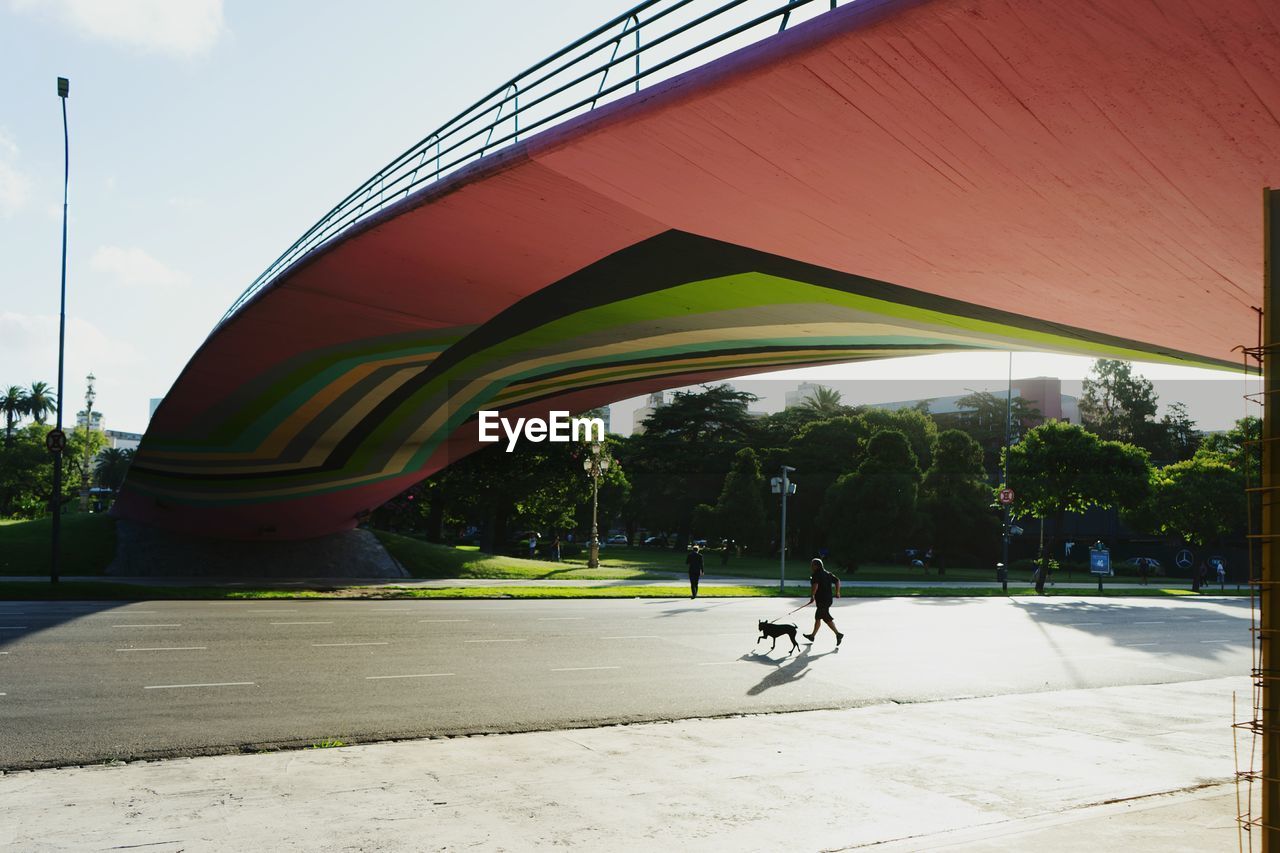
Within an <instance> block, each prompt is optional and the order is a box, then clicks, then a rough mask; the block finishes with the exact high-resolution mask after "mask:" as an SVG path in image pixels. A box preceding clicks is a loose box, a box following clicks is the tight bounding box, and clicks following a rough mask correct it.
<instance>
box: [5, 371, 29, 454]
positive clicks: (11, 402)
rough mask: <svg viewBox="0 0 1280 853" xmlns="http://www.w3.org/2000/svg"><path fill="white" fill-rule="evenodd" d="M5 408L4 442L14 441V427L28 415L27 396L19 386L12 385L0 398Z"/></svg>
mask: <svg viewBox="0 0 1280 853" xmlns="http://www.w3.org/2000/svg"><path fill="white" fill-rule="evenodd" d="M0 404H2V405H3V408H4V442H5V444H9V443H10V442H12V441H13V425H14V424H15V423H16V422H17V421H18V419H19V418H21V417H22V416H23V415H25V414H26V413H27V395H26V393H25V392H24V391H23V390H22V389H21V388H19V387H18V386H17V385H10V386H9V387H8V389H7V390H6V391H5V392H4V396H2V397H0Z"/></svg>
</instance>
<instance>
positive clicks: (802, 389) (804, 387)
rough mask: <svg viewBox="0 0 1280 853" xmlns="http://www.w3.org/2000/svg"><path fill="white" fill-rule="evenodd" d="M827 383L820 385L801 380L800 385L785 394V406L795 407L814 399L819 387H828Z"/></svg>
mask: <svg viewBox="0 0 1280 853" xmlns="http://www.w3.org/2000/svg"><path fill="white" fill-rule="evenodd" d="M826 387H828V386H826V385H818V384H817V383H814V382H801V383H800V385H799V387H797V388H796V389H795V390H794V391H788V392H787V393H786V394H784V395H783V400H784V402H783V406H782V407H783V408H784V409H794V408H796V407H797V406H803V405H804V404H805V401H807V400H812V399H813V398H814V395H815V394H816V393H817V392H818V389H819V388H826Z"/></svg>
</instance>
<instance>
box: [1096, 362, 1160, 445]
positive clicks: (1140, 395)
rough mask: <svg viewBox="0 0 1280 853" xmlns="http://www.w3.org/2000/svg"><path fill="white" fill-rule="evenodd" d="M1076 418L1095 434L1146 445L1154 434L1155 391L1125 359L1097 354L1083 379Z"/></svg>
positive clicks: (1112, 439) (1100, 436) (1114, 439)
mask: <svg viewBox="0 0 1280 853" xmlns="http://www.w3.org/2000/svg"><path fill="white" fill-rule="evenodd" d="M1083 390H1084V393H1083V395H1082V396H1081V397H1080V419H1081V420H1082V421H1083V422H1084V426H1085V427H1086V428H1087V429H1088V430H1089V431H1091V432H1092V433H1094V434H1095V435H1097V436H1098V437H1099V438H1103V439H1107V440H1109V441H1127V442H1129V443H1130V444H1136V445H1138V446H1140V447H1147V448H1150V445H1151V443H1152V439H1153V438H1154V437H1155V433H1156V430H1154V429H1153V427H1155V415H1156V392H1155V388H1154V386H1153V385H1152V384H1151V380H1149V379H1145V378H1143V377H1142V376H1140V375H1137V374H1135V373H1134V372H1133V365H1132V364H1130V363H1129V362H1127V361H1117V360H1115V359H1109V358H1100V359H1098V360H1097V361H1095V362H1094V363H1093V367H1092V368H1091V369H1090V371H1089V375H1088V376H1087V377H1085V380H1084V389H1083Z"/></svg>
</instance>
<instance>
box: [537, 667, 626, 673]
mask: <svg viewBox="0 0 1280 853" xmlns="http://www.w3.org/2000/svg"><path fill="white" fill-rule="evenodd" d="M588 669H622V667H620V666H561V667H556V668H554V669H552V670H551V671H552V672H584V671H586V670H588Z"/></svg>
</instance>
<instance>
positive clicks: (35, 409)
mask: <svg viewBox="0 0 1280 853" xmlns="http://www.w3.org/2000/svg"><path fill="white" fill-rule="evenodd" d="M26 409H27V414H29V415H31V417H33V418H35V420H36V423H38V424H43V423H44V419H45V418H46V417H47V416H48V415H49V414H50V413H51V412H55V411H57V409H58V397H57V395H56V394H54V393H53V391H52V389H50V388H49V383H48V382H32V383H31V390H30V391H28V392H27V406H26Z"/></svg>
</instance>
